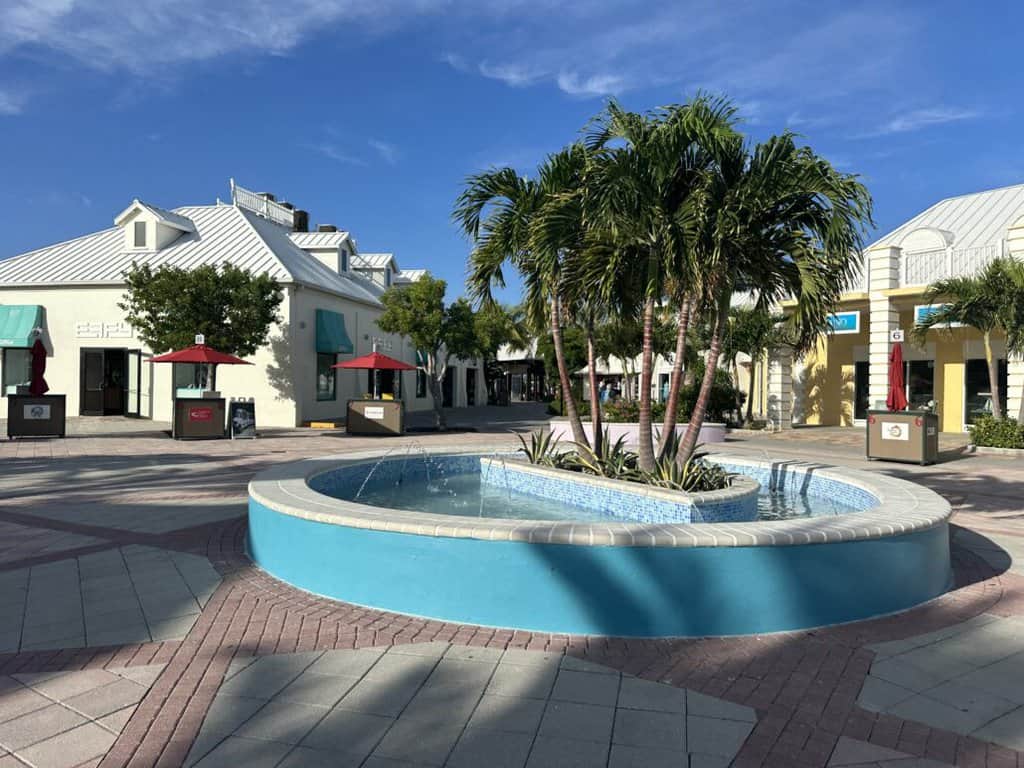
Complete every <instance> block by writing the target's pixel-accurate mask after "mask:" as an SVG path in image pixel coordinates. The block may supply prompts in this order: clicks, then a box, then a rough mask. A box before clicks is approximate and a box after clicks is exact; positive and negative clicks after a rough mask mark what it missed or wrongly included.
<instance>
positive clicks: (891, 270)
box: [865, 246, 908, 408]
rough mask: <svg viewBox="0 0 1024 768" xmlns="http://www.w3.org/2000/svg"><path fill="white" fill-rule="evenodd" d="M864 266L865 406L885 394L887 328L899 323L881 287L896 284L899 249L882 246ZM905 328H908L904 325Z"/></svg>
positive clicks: (873, 404) (882, 399)
mask: <svg viewBox="0 0 1024 768" xmlns="http://www.w3.org/2000/svg"><path fill="white" fill-rule="evenodd" d="M865 258H866V259H867V269H868V286H869V288H870V292H869V294H868V297H869V310H868V312H869V314H870V318H869V320H868V323H869V325H868V329H869V333H868V407H869V408H875V407H877V406H878V404H879V403H884V402H885V399H886V397H887V396H888V394H889V332H890V331H894V330H896V329H897V328H898V327H899V312H897V311H896V308H895V307H894V306H893V302H892V299H891V298H890V297H889V296H887V295H885V294H884V293H883V291H885V290H887V289H890V288H896V287H897V286H898V285H899V269H900V249H899V248H891V247H888V246H883V247H880V248H872V249H871V250H870V251H868V252H867V254H866V255H865ZM904 330H908V329H904Z"/></svg>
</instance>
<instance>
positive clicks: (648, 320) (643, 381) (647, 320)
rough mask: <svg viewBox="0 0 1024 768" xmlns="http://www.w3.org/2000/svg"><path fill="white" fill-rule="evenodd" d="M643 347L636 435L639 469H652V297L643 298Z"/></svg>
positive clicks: (647, 470)
mask: <svg viewBox="0 0 1024 768" xmlns="http://www.w3.org/2000/svg"><path fill="white" fill-rule="evenodd" d="M643 323H644V325H643V347H642V349H641V353H640V416H639V418H638V421H639V422H640V434H639V435H638V437H637V442H638V450H637V454H638V459H637V463H638V464H639V466H640V469H641V470H643V471H645V472H650V471H651V470H652V469H654V435H653V434H652V425H651V376H652V375H653V370H654V299H653V298H652V297H648V298H647V299H645V300H644V318H643Z"/></svg>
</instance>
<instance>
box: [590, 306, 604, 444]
mask: <svg viewBox="0 0 1024 768" xmlns="http://www.w3.org/2000/svg"><path fill="white" fill-rule="evenodd" d="M587 368H588V369H589V371H590V426H591V427H592V428H593V430H594V441H593V447H594V453H596V454H597V455H598V456H600V455H601V440H602V437H603V436H602V434H601V398H600V393H599V392H598V390H597V354H596V353H595V352H594V325H593V323H588V324H587Z"/></svg>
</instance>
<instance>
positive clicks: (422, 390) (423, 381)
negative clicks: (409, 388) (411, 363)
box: [416, 368, 427, 397]
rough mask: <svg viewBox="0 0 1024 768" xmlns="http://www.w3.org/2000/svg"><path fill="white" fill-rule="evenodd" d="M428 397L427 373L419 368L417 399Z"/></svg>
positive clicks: (417, 370)
mask: <svg viewBox="0 0 1024 768" xmlns="http://www.w3.org/2000/svg"><path fill="white" fill-rule="evenodd" d="M426 396H427V373H426V371H424V370H422V369H420V368H417V369H416V397H426Z"/></svg>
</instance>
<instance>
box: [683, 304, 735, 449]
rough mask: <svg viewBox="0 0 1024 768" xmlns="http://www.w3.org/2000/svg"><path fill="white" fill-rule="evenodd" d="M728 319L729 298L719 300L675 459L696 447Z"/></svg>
mask: <svg viewBox="0 0 1024 768" xmlns="http://www.w3.org/2000/svg"><path fill="white" fill-rule="evenodd" d="M728 320H729V299H728V298H726V299H724V300H723V301H722V302H721V305H720V306H719V308H718V317H716V318H715V327H714V329H713V330H712V332H711V344H710V346H709V347H708V358H707V363H706V364H705V367H704V379H703V380H702V381H701V383H700V392H698V393H697V402H695V403H694V405H693V413H692V414H691V415H690V423H689V424H688V425H687V426H686V434H685V435H683V441H682V443H680V445H679V454H678V457H677V459H676V460H677V461H678V462H679V463H683V462H685V461H686V460H687V459H689V458H690V456H692V455H693V451H694V449H696V447H697V436H698V435H699V434H700V428H701V427H702V426H703V425H704V415H705V414H706V413H707V410H708V401H709V400H710V399H711V387H712V385H713V384H714V383H715V371H716V370H718V356H719V355H720V354H721V352H722V331H723V329H724V328H725V324H726V323H727V322H728Z"/></svg>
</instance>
